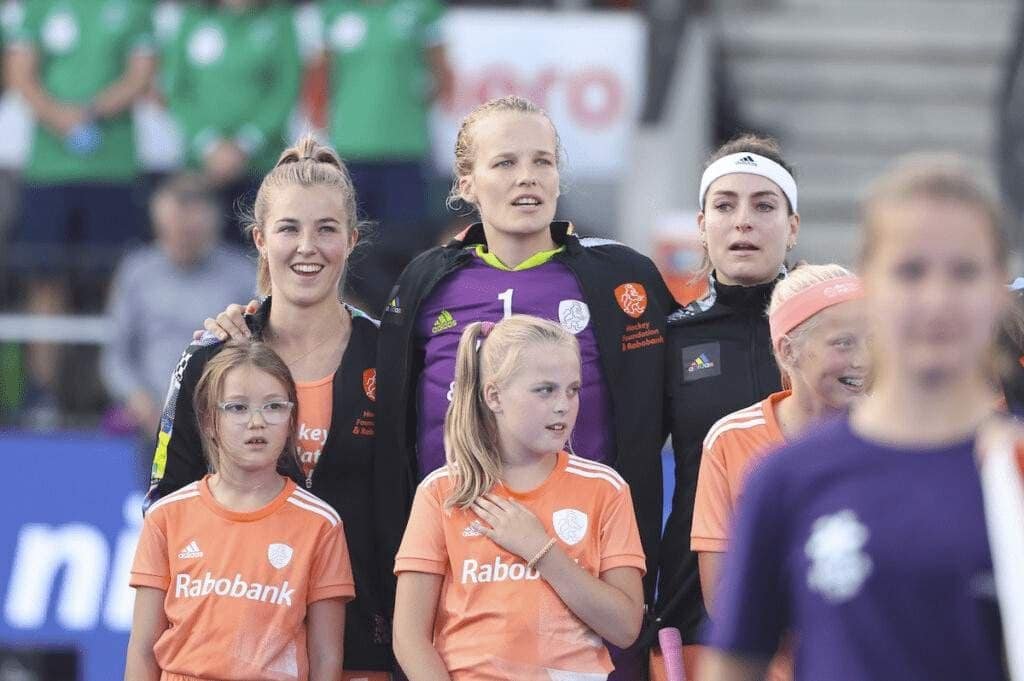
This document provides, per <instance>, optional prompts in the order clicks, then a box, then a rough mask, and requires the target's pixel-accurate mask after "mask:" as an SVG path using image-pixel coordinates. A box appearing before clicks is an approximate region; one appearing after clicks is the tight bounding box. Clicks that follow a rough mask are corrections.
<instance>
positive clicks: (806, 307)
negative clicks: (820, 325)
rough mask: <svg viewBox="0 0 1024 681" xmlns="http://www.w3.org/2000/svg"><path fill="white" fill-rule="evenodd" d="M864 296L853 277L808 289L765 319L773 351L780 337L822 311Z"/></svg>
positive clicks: (777, 346) (856, 278)
mask: <svg viewBox="0 0 1024 681" xmlns="http://www.w3.org/2000/svg"><path fill="white" fill-rule="evenodd" d="M863 295H864V289H863V287H862V286H861V283H860V278H859V277H856V276H850V277H839V278H836V279H829V280H828V281H822V282H818V283H817V284H815V285H814V286H808V287H807V288H805V289H804V290H802V291H800V292H799V293H796V294H795V295H794V296H793V297H792V298H790V299H789V300H787V301H786V302H784V303H782V304H781V305H779V306H778V307H777V308H776V309H775V311H774V312H772V313H771V314H770V315H768V326H769V328H770V329H771V333H772V348H773V349H775V350H776V351H777V350H778V348H779V341H781V340H782V337H783V336H785V335H786V334H787V333H789V332H790V331H792V330H793V329H795V328H796V327H798V326H799V325H801V324H803V323H804V322H806V321H807V320H808V319H810V318H811V317H813V316H814V315H816V314H818V313H819V312H821V311H822V310H824V309H825V308H827V307H832V306H833V305H838V304H839V303H845V302H846V301H848V300H857V299H858V298H860V297H862V296H863Z"/></svg>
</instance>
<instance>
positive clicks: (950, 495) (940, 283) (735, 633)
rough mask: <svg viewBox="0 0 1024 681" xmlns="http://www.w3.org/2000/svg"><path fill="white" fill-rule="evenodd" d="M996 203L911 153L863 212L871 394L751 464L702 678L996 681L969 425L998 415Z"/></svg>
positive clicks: (967, 179)
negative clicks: (768, 673) (774, 658)
mask: <svg viewBox="0 0 1024 681" xmlns="http://www.w3.org/2000/svg"><path fill="white" fill-rule="evenodd" d="M1007 252H1008V249H1007V248H1006V244H1005V242H1004V239H1003V237H1002V235H1001V232H1000V210H999V206H998V204H997V203H996V202H995V201H994V200H992V199H990V198H989V197H988V195H987V194H986V192H985V191H983V190H982V189H981V188H980V187H979V185H978V183H977V181H976V180H975V179H974V177H973V176H972V175H971V174H970V173H968V172H967V171H965V170H963V169H962V167H961V166H960V165H959V164H958V163H956V162H954V161H951V160H949V159H947V158H945V157H941V156H939V157H919V158H916V159H909V160H904V161H903V162H902V163H900V164H898V165H897V166H896V167H895V168H894V169H893V170H891V171H890V172H889V173H888V174H887V175H885V176H884V177H883V178H882V179H881V180H880V181H879V182H878V183H877V185H876V186H875V187H874V188H873V190H872V192H871V194H870V196H869V198H868V200H867V202H866V205H865V213H864V247H863V251H862V255H861V272H862V277H863V282H864V305H865V307H864V309H865V314H866V319H867V329H868V333H869V337H870V338H871V342H872V349H873V368H872V371H873V374H874V379H873V384H872V387H871V392H870V394H868V395H867V396H866V397H864V398H863V400H862V401H861V402H860V403H858V404H856V405H855V406H854V408H853V411H852V412H851V414H850V416H849V417H848V418H843V419H839V420H837V421H834V422H832V423H831V424H829V425H827V426H825V427H823V428H820V429H817V430H815V431H814V432H813V433H812V434H810V435H808V436H806V437H805V438H803V439H801V440H798V441H796V442H794V443H790V444H787V445H786V446H784V447H783V448H782V449H780V450H779V451H777V452H775V453H774V454H772V455H771V456H769V457H767V458H766V459H765V460H764V461H763V462H761V463H760V464H759V465H758V466H757V468H756V469H755V470H754V471H753V472H752V474H751V475H750V477H749V478H748V480H747V482H746V486H745V488H744V491H743V500H742V501H741V503H740V507H739V512H738V516H737V521H736V525H735V528H734V531H733V543H732V544H730V552H729V554H727V556H726V558H725V564H724V573H723V577H722V581H721V584H720V586H719V588H718V589H717V591H716V597H715V618H714V621H713V631H712V634H711V639H710V642H711V645H712V646H713V647H714V648H715V649H717V650H716V652H714V653H712V654H710V655H709V656H708V658H707V660H706V662H705V664H703V665H702V670H701V671H702V675H701V678H703V679H708V680H711V679H714V680H715V681H739V680H740V679H748V680H751V681H752V680H753V679H759V678H761V674H762V673H763V671H764V668H765V664H766V662H767V660H768V659H769V658H770V657H771V655H772V654H773V653H774V652H775V650H776V648H777V646H778V643H779V637H780V636H781V635H782V634H783V632H785V631H790V630H791V631H792V632H793V633H794V634H795V638H796V648H795V677H796V679H798V680H800V679H823V678H827V679H830V680H832V681H846V680H847V679H883V678H884V679H901V681H917V680H921V681H924V680H927V681H945V680H947V679H948V680H953V679H965V678H970V679H972V680H976V681H990V680H991V681H997V680H1000V679H1003V678H1005V677H1004V670H1003V668H1002V664H1001V658H1002V652H1001V649H1000V641H999V624H998V616H997V613H996V606H995V600H994V598H995V594H994V591H993V588H992V583H993V580H992V574H993V565H992V556H991V554H990V550H989V543H988V541H987V538H986V530H985V527H986V525H985V515H984V508H983V502H982V491H981V485H980V482H979V474H978V467H977V463H976V460H975V451H974V450H975V433H976V432H977V431H978V429H979V428H980V427H981V426H982V425H983V424H985V423H986V422H987V421H989V420H990V419H991V418H992V417H993V415H994V413H995V412H996V410H997V409H998V407H997V397H998V393H999V390H998V385H997V378H998V377H997V376H996V372H995V371H994V370H993V366H992V362H991V358H992V356H993V354H994V353H995V341H996V329H997V326H998V325H999V323H1000V321H1001V320H1002V319H1003V318H1004V317H1005V315H1006V313H1007V312H1008V310H1009V293H1008V291H1007V289H1006V286H1005V283H1004V282H1005V281H1006V272H1007V264H1006V256H1007Z"/></svg>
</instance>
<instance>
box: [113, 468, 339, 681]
mask: <svg viewBox="0 0 1024 681" xmlns="http://www.w3.org/2000/svg"><path fill="white" fill-rule="evenodd" d="M209 479H210V478H209V476H207V477H205V478H203V479H202V480H200V481H198V482H194V483H192V484H191V485H188V486H186V487H183V488H181V489H180V490H178V491H177V492H175V493H174V494H169V495H167V496H166V497H164V498H163V499H161V500H160V501H158V502H156V503H155V504H153V505H152V506H151V507H150V508H149V511H148V512H147V513H146V519H145V522H144V523H143V525H142V533H141V535H140V537H139V546H138V549H137V550H136V554H135V563H134V565H132V573H131V585H132V586H148V587H154V588H157V589H163V590H166V591H167V596H166V598H165V600H164V611H165V613H166V615H167V621H168V624H169V626H168V629H167V630H166V631H165V632H164V633H163V634H161V636H160V638H159V639H158V640H157V642H156V645H155V646H154V647H153V651H154V653H155V654H156V659H157V662H158V663H159V665H160V668H161V669H162V670H163V671H164V674H163V676H162V677H161V678H162V680H163V681H184V680H187V679H218V680H223V681H252V679H265V680H266V681H294V680H296V679H300V680H301V679H306V678H307V677H308V675H309V664H308V660H307V654H306V624H305V618H306V606H307V605H308V604H310V603H313V602H315V601H318V600H323V599H327V598H341V599H344V600H346V601H348V600H351V599H352V598H353V596H354V595H355V586H354V582H353V579H352V568H351V567H350V565H349V558H348V548H347V547H346V544H345V533H344V529H343V527H342V523H341V519H340V518H339V517H338V514H337V513H336V512H335V511H334V509H332V508H331V507H330V506H329V505H328V504H327V503H325V502H323V501H321V500H320V499H318V498H317V497H315V496H313V495H312V494H310V493H309V492H306V491H305V490H303V489H301V488H299V487H297V486H296V485H295V483H294V482H292V481H291V480H288V481H286V483H285V486H284V489H283V490H282V491H281V493H280V494H278V495H277V497H275V498H274V500H273V501H271V502H270V503H269V504H267V505H266V506H264V507H263V508H261V509H258V510H255V511H251V512H245V513H240V512H236V511H231V510H228V509H227V508H224V507H223V506H221V505H220V504H219V503H217V501H216V500H215V499H214V498H213V495H212V494H211V493H210V488H209Z"/></svg>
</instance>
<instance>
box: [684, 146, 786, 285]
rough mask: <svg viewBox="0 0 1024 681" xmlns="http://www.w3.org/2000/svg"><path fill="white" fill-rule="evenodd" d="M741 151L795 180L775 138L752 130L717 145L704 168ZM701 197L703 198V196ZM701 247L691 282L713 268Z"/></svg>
mask: <svg viewBox="0 0 1024 681" xmlns="http://www.w3.org/2000/svg"><path fill="white" fill-rule="evenodd" d="M741 153H751V154H757V155H758V156H764V157H765V158H766V159H768V160H770V161H775V162H776V163H778V164H779V165H780V166H782V167H783V168H785V169H786V172H788V173H789V174H790V175H792V176H793V179H794V180H796V173H795V172H793V168H792V166H790V165H789V164H788V163H786V161H785V160H783V158H782V148H781V147H780V146H779V143H778V142H777V141H776V140H775V138H773V137H765V136H763V135H758V134H755V133H752V132H745V133H743V134H741V135H738V136H736V137H733V138H732V139H731V140H729V141H728V142H726V143H725V144H723V145H722V146H720V147H718V149H715V151H714V152H713V153H712V154H711V155H710V156H708V158H707V160H706V161H705V162H704V170H707V169H708V168H709V167H710V166H711V164H712V163H714V162H715V161H717V160H719V159H723V158H725V157H726V156H732V155H733V154H741ZM701 198H702V199H703V197H701ZM782 198H783V199H784V200H785V201H786V210H787V211H788V213H789V214H790V215H793V214H794V213H793V206H792V204H790V203H789V197H788V196H785V195H783V197H782ZM702 247H703V249H704V253H703V255H702V257H701V261H700V265H699V266H698V267H697V269H696V270H695V271H694V274H693V277H691V278H690V281H691V282H697V281H700V280H701V279H704V278H706V277H707V276H708V275H709V274H710V273H711V270H712V269H714V267H713V265H712V262H711V255H710V254H709V253H708V247H707V245H706V244H702Z"/></svg>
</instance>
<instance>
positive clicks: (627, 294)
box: [615, 282, 647, 319]
mask: <svg viewBox="0 0 1024 681" xmlns="http://www.w3.org/2000/svg"><path fill="white" fill-rule="evenodd" d="M615 301H616V302H617V303H618V304H619V307H621V308H622V311H623V312H625V313H626V314H628V315H629V316H630V317H632V318H633V319H639V318H640V316H641V315H642V314H643V313H644V312H646V311H647V290H646V289H645V288H644V287H643V284H638V283H636V282H630V283H626V284H623V285H622V286H619V287H617V288H616V289H615Z"/></svg>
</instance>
